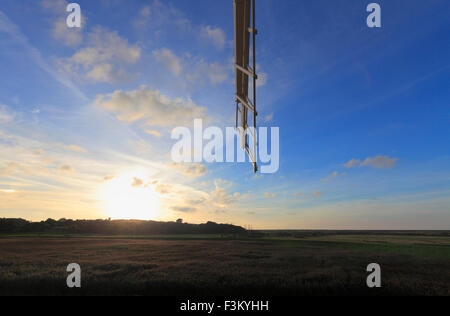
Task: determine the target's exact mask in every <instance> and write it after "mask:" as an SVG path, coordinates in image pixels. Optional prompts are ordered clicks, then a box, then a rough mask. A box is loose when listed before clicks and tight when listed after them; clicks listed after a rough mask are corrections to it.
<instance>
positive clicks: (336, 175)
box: [321, 171, 339, 182]
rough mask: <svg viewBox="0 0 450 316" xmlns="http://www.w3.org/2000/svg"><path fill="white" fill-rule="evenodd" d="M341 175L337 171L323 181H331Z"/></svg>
mask: <svg viewBox="0 0 450 316" xmlns="http://www.w3.org/2000/svg"><path fill="white" fill-rule="evenodd" d="M338 176H339V172H337V171H335V172H333V173H332V174H330V175H329V176H328V177H326V178H325V179H322V180H321V181H322V182H330V181H331V180H333V179H334V178H337V177H338Z"/></svg>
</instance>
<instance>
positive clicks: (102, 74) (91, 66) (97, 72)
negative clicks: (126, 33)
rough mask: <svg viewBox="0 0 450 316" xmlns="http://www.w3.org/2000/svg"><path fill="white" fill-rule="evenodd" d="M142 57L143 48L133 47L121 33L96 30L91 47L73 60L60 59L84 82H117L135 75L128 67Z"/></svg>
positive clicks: (66, 68)
mask: <svg viewBox="0 0 450 316" xmlns="http://www.w3.org/2000/svg"><path fill="white" fill-rule="evenodd" d="M140 58H141V48H140V47H139V46H138V45H136V44H135V45H131V44H129V43H128V40H127V39H124V38H122V37H121V36H120V35H119V34H118V33H117V32H114V31H113V32H111V31H108V30H107V29H104V28H102V27H96V28H95V29H94V30H93V31H92V32H91V33H89V34H88V39H87V45H86V46H85V47H83V48H81V49H79V50H78V51H77V52H76V53H75V54H74V55H73V56H72V57H70V58H66V59H61V60H59V64H60V67H61V69H62V70H64V71H65V72H67V73H69V74H72V75H75V76H77V77H79V78H80V79H90V80H91V81H93V82H106V83H116V82H120V81H122V80H129V79H130V78H132V77H133V75H131V74H129V73H127V70H126V69H127V67H128V66H130V65H132V64H135V63H136V62H137V61H138V60H139V59H140Z"/></svg>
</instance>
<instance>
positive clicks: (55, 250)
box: [0, 233, 450, 296]
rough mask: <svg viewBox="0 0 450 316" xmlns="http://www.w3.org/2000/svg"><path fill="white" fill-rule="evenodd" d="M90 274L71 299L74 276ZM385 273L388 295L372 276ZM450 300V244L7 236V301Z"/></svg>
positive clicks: (361, 238) (438, 238) (320, 238)
mask: <svg viewBox="0 0 450 316" xmlns="http://www.w3.org/2000/svg"><path fill="white" fill-rule="evenodd" d="M72 262H75V263H78V264H80V266H81V268H82V288H81V289H68V288H67V287H66V278H67V275H68V273H67V272H66V267H67V265H68V264H69V263H72ZM372 262H375V263H378V264H380V265H381V268H382V288H381V289H369V288H367V286H366V277H367V275H368V272H366V267H367V265H368V264H369V263H372ZM21 294H25V295H36V294H38V295H158V296H159V295H182V296H186V295H189V296H192V295H208V296H210V295H217V296H221V295H232V296H240V295H243V296H249V295H252V296H258V295H259V296H265V295H275V296H278V295H294V296H297V295H447V296H448V295H450V237H449V236H448V234H440V235H439V234H437V235H433V234H425V233H424V234H399V233H377V234H372V233H359V234H331V233H330V234H310V233H307V234H304V236H300V237H299V236H297V237H296V238H294V237H289V236H288V237H277V236H275V235H274V236H266V237H264V238H258V239H256V238H254V239H250V238H245V239H233V238H231V237H229V238H224V237H223V236H222V237H221V236H220V235H213V236H206V235H192V236H175V235H173V236H140V237H127V236H116V237H112V236H95V237H94V236H55V235H40V236H37V235H22V236H0V295H21Z"/></svg>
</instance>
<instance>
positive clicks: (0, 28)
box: [0, 11, 88, 101]
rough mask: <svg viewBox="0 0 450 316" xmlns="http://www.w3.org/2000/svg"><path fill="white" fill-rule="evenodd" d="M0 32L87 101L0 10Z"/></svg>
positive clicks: (53, 76) (38, 64)
mask: <svg viewBox="0 0 450 316" xmlns="http://www.w3.org/2000/svg"><path fill="white" fill-rule="evenodd" d="M0 32H4V33H6V34H8V35H9V36H10V37H11V38H12V39H13V40H14V41H15V42H16V43H18V44H19V45H21V46H22V47H23V51H24V52H26V53H27V54H28V56H29V58H30V59H31V60H32V61H33V62H34V63H35V64H36V65H37V66H38V67H39V68H41V69H42V70H44V71H45V72H47V73H48V74H49V75H50V76H51V77H52V78H53V79H54V80H56V81H57V82H59V83H60V84H62V85H63V86H65V87H66V88H68V89H69V90H70V91H72V93H73V94H74V95H76V96H77V97H79V98H80V99H82V100H83V101H87V100H88V98H87V97H86V96H85V95H84V93H83V92H81V90H80V89H79V88H78V87H77V86H76V85H75V84H74V83H73V82H72V81H71V80H70V79H69V78H68V77H67V76H64V75H62V74H60V73H59V72H58V71H56V70H55V69H53V68H52V67H51V66H50V65H49V64H48V63H47V62H46V61H45V59H44V57H42V54H41V53H40V51H39V50H38V49H37V48H35V47H34V46H33V45H31V44H30V42H29V41H28V39H27V37H25V35H24V34H23V33H22V31H21V30H20V28H19V27H18V26H17V25H15V24H14V23H13V22H12V21H11V20H10V19H9V18H8V17H7V16H6V15H5V14H4V13H3V12H2V11H0Z"/></svg>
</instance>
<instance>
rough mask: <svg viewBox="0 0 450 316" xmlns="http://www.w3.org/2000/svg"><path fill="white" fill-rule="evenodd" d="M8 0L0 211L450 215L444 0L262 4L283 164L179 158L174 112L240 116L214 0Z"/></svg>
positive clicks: (416, 220) (271, 111)
mask: <svg viewBox="0 0 450 316" xmlns="http://www.w3.org/2000/svg"><path fill="white" fill-rule="evenodd" d="M67 3H68V2H66V1H64V0H42V1H20V2H18V1H10V0H4V1H2V4H1V7H0V65H1V71H0V80H1V83H2V84H1V85H0V123H1V124H0V149H1V151H0V201H1V203H0V217H22V218H27V219H31V220H41V219H46V218H48V217H53V218H61V217H67V218H106V217H113V218H143V219H161V220H174V219H177V218H179V217H181V218H183V219H185V220H186V221H190V222H203V221H205V220H214V221H218V222H231V223H234V224H239V225H252V226H253V227H254V228H292V229H303V228H305V229H314V228H317V229H327V228H329V229H365V228H367V229H450V226H449V223H450V198H449V196H450V194H449V193H450V156H449V134H450V133H449V132H450V127H449V119H450V116H449V105H450V89H449V84H450V57H449V56H450V45H449V41H448V38H449V35H450V23H449V22H450V14H449V13H448V12H450V10H449V9H450V3H448V1H444V0H442V1H439V0H436V1H408V2H405V1H399V0H391V1H378V3H379V4H380V5H381V9H382V27H381V28H375V29H373V28H368V27H367V25H366V17H367V15H368V13H367V12H366V6H367V5H368V4H369V3H370V1H350V0H340V1H332V2H331V1H325V0H319V1H290V0H284V1H273V0H258V1H257V25H258V29H259V35H258V42H257V49H258V53H257V63H258V72H259V74H260V78H261V79H260V80H259V84H258V100H259V102H258V109H259V114H260V118H259V122H260V124H261V125H263V126H277V127H280V170H279V171H278V172H277V173H275V174H271V175H268V174H265V175H256V176H255V175H253V174H252V172H251V171H252V170H251V167H250V165H248V164H223V163H215V164H191V165H177V164H174V163H173V162H172V160H171V158H170V148H171V146H172V145H173V143H174V141H173V140H171V139H170V132H171V130H172V128H173V127H175V126H188V127H191V126H192V122H193V119H194V118H198V117H200V118H205V119H206V120H207V122H208V123H209V124H210V125H214V126H219V127H226V126H233V124H234V106H235V105H234V103H233V101H234V100H233V95H234V82H233V80H234V79H233V68H232V64H233V55H234V51H233V11H232V8H233V6H232V1H231V0H220V1H214V2H212V1H206V0H195V1H186V0H180V1H153V0H151V1H137V0H136V1H131V0H128V1H121V0H111V1H106V0H97V1H81V0H80V1H78V3H79V4H80V6H81V10H82V16H83V27H82V28H81V29H69V28H67V26H66V25H65V19H66V17H67V13H66V12H65V7H66V5H67Z"/></svg>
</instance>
